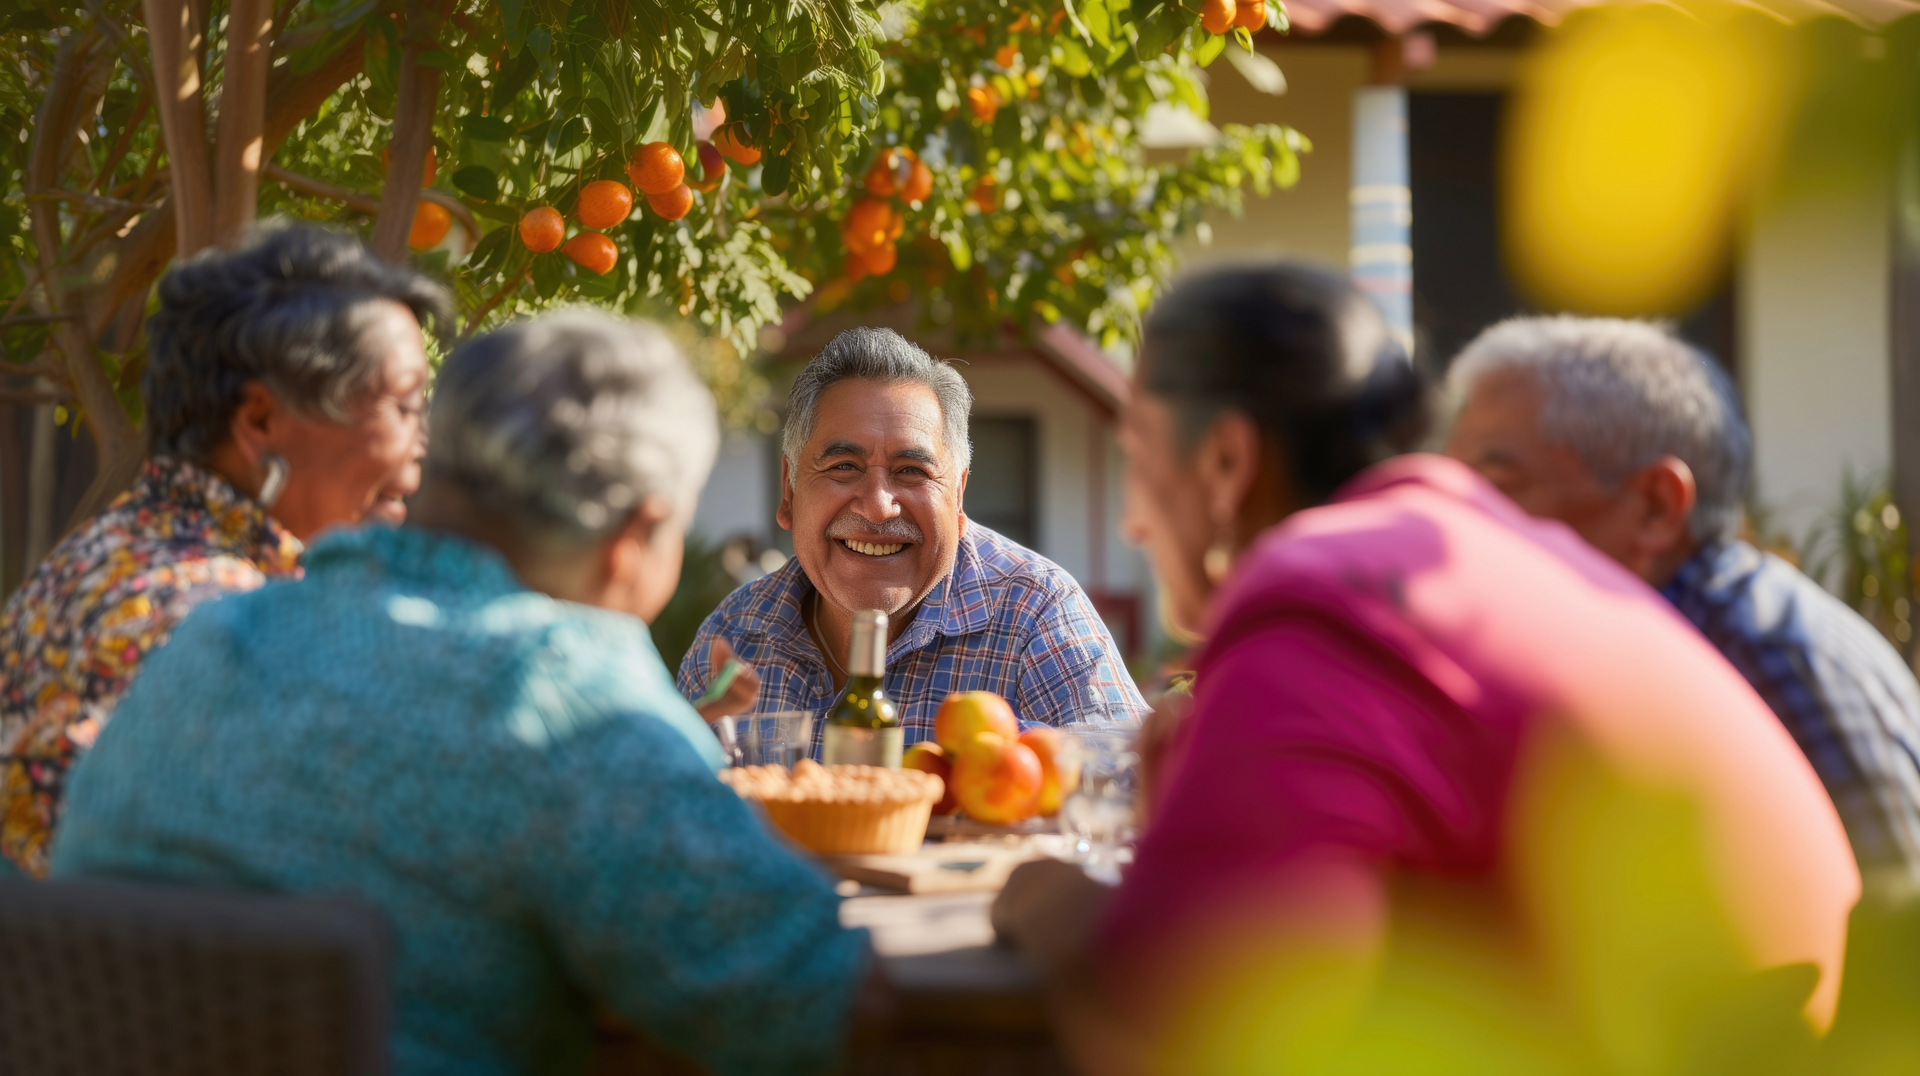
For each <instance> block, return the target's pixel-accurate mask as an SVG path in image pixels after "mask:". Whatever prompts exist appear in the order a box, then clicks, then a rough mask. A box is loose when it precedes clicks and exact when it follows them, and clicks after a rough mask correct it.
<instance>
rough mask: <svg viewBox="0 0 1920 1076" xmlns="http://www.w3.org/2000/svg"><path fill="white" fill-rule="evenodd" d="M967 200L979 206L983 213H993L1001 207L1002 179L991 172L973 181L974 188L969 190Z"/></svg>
mask: <svg viewBox="0 0 1920 1076" xmlns="http://www.w3.org/2000/svg"><path fill="white" fill-rule="evenodd" d="M967 201H969V202H972V203H973V204H974V205H975V206H977V207H979V209H980V212H982V213H991V212H993V211H994V210H995V209H998V208H999V207H1000V181H999V180H997V179H995V178H993V176H992V175H991V174H989V175H984V176H981V177H980V178H979V179H976V180H974V181H973V189H972V190H970V191H968V192H967Z"/></svg>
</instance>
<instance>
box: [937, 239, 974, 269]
mask: <svg viewBox="0 0 1920 1076" xmlns="http://www.w3.org/2000/svg"><path fill="white" fill-rule="evenodd" d="M942 239H943V240H944V241H945V242H946V244H947V258H948V259H949V260H951V261H952V262H953V268H954V269H955V270H956V271H958V272H962V273H964V272H966V271H967V270H968V269H971V268H973V248H972V247H970V246H968V245H967V237H966V235H965V234H964V233H962V232H961V231H960V229H958V228H955V229H954V230H952V231H950V232H948V233H947V234H946V235H945V236H943V237H942Z"/></svg>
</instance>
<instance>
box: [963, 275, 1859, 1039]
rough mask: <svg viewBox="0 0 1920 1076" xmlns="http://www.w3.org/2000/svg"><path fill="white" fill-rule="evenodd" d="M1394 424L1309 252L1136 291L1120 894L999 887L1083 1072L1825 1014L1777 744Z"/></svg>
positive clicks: (1827, 862) (1037, 876)
mask: <svg viewBox="0 0 1920 1076" xmlns="http://www.w3.org/2000/svg"><path fill="white" fill-rule="evenodd" d="M1427 421H1428V404H1427V394H1426V390H1425V387H1424V383H1423V380H1422V378H1421V377H1420V376H1419V374H1418V373H1417V371H1416V370H1415V369H1414V367H1413V365H1412V364H1411V363H1410V362H1409V360H1408V359H1407V357H1406V354H1405V353H1404V351H1402V349H1401V348H1400V346H1399V345H1398V344H1397V343H1396V342H1395V341H1394V339H1393V337H1392V335H1391V333H1390V332H1389V331H1388V329H1387V327H1386V325H1385V324H1384V322H1383V321H1382V320H1381V318H1380V316H1379V314H1378V313H1377V312H1376V311H1375V309H1374V308H1373V306H1372V304H1371V303H1369V302H1368V301H1366V300H1365V299H1364V298H1363V297H1362V296H1360V295H1359V294H1358V293H1357V292H1355V291H1354V290H1353V289H1352V288H1351V287H1350V286H1349V285H1348V284H1347V283H1346V282H1345V281H1344V280H1342V279H1340V278H1338V277H1335V276H1333V275H1332V274H1329V273H1325V272H1322V271H1320V270H1317V269H1311V268H1306V267H1301V266H1294V265H1271V266H1259V267H1246V268H1235V269H1227V270H1221V271H1215V272H1212V273H1209V274H1206V275H1202V276H1199V277H1196V278H1194V279H1191V280H1189V281H1187V282H1185V283H1184V284H1182V285H1181V286H1180V287H1179V288H1177V289H1176V290H1175V291H1174V292H1173V293H1172V294H1171V295H1169V296H1167V297H1166V298H1165V299H1163V300H1162V301H1161V302H1160V304H1158V305H1157V306H1156V307H1155V309H1154V310H1153V311H1152V312H1151V314H1150V315H1149V316H1148V319H1147V324H1146V331H1145V340H1144V345H1143V347H1142V352H1141V358H1140V363H1139V367H1138V370H1137V371H1136V382H1135V392H1134V396H1133V401H1132V404H1131V406H1130V409H1129V413H1128V415H1127V417H1126V421H1125V425H1124V428H1123V444H1124V447H1125V449H1126V452H1127V457H1128V521H1129V529H1130V530H1131V532H1132V535H1131V536H1132V537H1133V538H1134V539H1135V540H1136V541H1137V542H1138V543H1139V544H1141V545H1142V546H1144V547H1145V549H1146V550H1147V552H1148V554H1149V556H1150V557H1151V559H1152V560H1153V563H1154V566H1155V569H1156V572H1157V574H1158V576H1159V578H1160V581H1161V584H1162V587H1163V592H1164V595H1165V600H1166V602H1167V604H1168V612H1169V614H1170V615H1171V617H1172V619H1174V620H1175V621H1176V622H1179V623H1181V624H1183V625H1184V626H1187V627H1189V628H1191V629H1194V630H1195V631H1197V632H1198V633H1199V634H1200V635H1202V636H1203V637H1204V639H1205V641H1204V643H1203V644H1202V645H1201V646H1200V648H1199V650H1198V652H1197V654H1196V662H1195V669H1196V672H1197V677H1196V681H1195V691H1194V694H1193V698H1192V701H1191V706H1190V707H1181V708H1178V709H1170V708H1166V707H1163V709H1162V710H1161V712H1159V713H1157V714H1156V715H1155V718H1154V719H1153V720H1152V721H1151V722H1150V724H1149V726H1148V729H1147V730H1146V732H1145V734H1144V735H1143V743H1142V748H1141V749H1142V754H1143V756H1144V764H1145V766H1146V768H1147V770H1148V773H1147V789H1148V797H1147V800H1148V802H1147V803H1145V804H1144V805H1142V809H1143V811H1144V814H1145V817H1144V824H1143V836H1142V838H1141V841H1140V843H1139V847H1138V849H1137V855H1136V859H1135V861H1134V863H1133V864H1132V866H1131V867H1130V868H1129V869H1128V871H1127V872H1126V875H1125V877H1124V879H1123V881H1122V883H1121V885H1120V886H1119V887H1118V889H1117V890H1114V891H1112V892H1111V893H1109V892H1106V891H1104V890H1102V889H1101V888H1100V887H1097V886H1095V885H1094V884H1093V883H1091V882H1089V881H1087V880H1085V879H1084V876H1081V875H1079V874H1078V873H1077V872H1075V871H1072V870H1071V869H1069V868H1066V867H1065V866H1064V865H1061V864H1042V865H1036V866H1033V867H1031V868H1026V869H1023V871H1022V872H1021V873H1020V874H1018V875H1016V876H1015V878H1014V880H1013V882H1012V884H1010V885H1009V886H1008V889H1007V891H1006V892H1005V893H1004V894H1003V896H1002V898H1001V901H1000V902H999V904H998V906H997V907H996V909H995V921H996V925H997V926H998V927H999V929H1000V930H1001V933H1002V934H1003V936H1005V937H1007V938H1008V939H1009V940H1010V941H1012V942H1013V943H1014V944H1016V945H1019V946H1021V947H1022V948H1024V949H1026V950H1027V951H1029V952H1030V953H1031V954H1032V955H1033V956H1034V957H1035V958H1036V959H1037V961H1038V962H1039V963H1040V964H1041V966H1042V967H1044V968H1045V969H1046V971H1047V974H1048V977H1049V981H1050V983H1051V984H1052V996H1053V999H1054V1002H1055V1006H1056V1009H1055V1012H1056V1017H1057V1022H1058V1024H1059V1026H1060V1028H1061V1030H1062V1033H1063V1037H1064V1038H1065V1041H1066V1042H1067V1044H1068V1047H1069V1049H1070V1051H1071V1052H1072V1053H1074V1054H1075V1056H1076V1060H1077V1061H1078V1062H1079V1063H1080V1065H1081V1067H1083V1068H1084V1069H1086V1070H1088V1071H1100V1072H1127V1071H1169V1072H1205V1071H1215V1070H1219V1071H1227V1070H1231V1071H1243V1070H1248V1069H1252V1070H1256V1071H1269V1070H1284V1071H1382V1070H1386V1071H1396V1072H1398V1071H1425V1070H1427V1068H1428V1067H1429V1066H1430V1065H1439V1066H1440V1067H1441V1068H1446V1067H1449V1065H1451V1064H1453V1063H1455V1062H1457V1063H1459V1064H1460V1065H1464V1066H1466V1068H1467V1070H1471V1071H1487V1070H1489V1069H1490V1068H1491V1069H1499V1068H1511V1069H1515V1070H1517V1071H1550V1070H1552V1069H1553V1068H1555V1067H1558V1064H1559V1063H1560V1062H1563V1061H1572V1060H1575V1059H1584V1060H1582V1063H1583V1064H1584V1063H1585V1062H1589V1061H1596V1059H1597V1060H1599V1061H1601V1062H1602V1067H1601V1069H1599V1070H1601V1071H1604V1070H1605V1068H1606V1065H1605V1064H1604V1062H1605V1061H1608V1060H1611V1061H1615V1062H1618V1063H1619V1064H1620V1065H1621V1066H1622V1067H1625V1068H1637V1069H1640V1070H1643V1071H1659V1070H1661V1066H1662V1065H1663V1064H1664V1063H1665V1062H1666V1061H1669V1060H1671V1059H1673V1058H1676V1057H1678V1056H1680V1055H1682V1054H1685V1053H1686V1052H1688V1051H1696V1052H1697V1051H1699V1050H1701V1049H1720V1048H1722V1047H1723V1046H1724V1047H1725V1048H1727V1049H1735V1048H1738V1049H1747V1050H1757V1049H1760V1048H1761V1045H1762V1044H1772V1043H1776V1042H1793V1041H1797V1040H1795V1039H1794V1034H1795V1033H1796V1032H1798V1033H1800V1036H1801V1038H1805V1035H1804V1028H1805V1026H1806V1025H1808V1024H1810V1025H1811V1026H1813V1027H1816V1028H1817V1027H1824V1026H1825V1024H1826V1023H1827V1022H1828V1021H1830V1019H1831V1016H1832V1012H1833V1007H1834V1003H1835V1000H1836V998H1837V997H1838V991H1839V982H1840V963H1841V954H1842V952H1843V950H1844V946H1845V931H1846V917H1847V913H1848V910H1849V909H1850V908H1851V906H1852V904H1853V902H1854V900H1855V898H1856V897H1857V894H1858V889H1859V875H1858V871H1857V869H1856V868H1855V865H1854V862H1853V859H1852V856H1851V854H1850V853H1849V851H1848V849H1847V844H1846V838H1845V835H1844V832H1843V831H1842V829H1841V826H1840V823H1839V820H1838V817H1837V816H1836V814H1835V812H1834V809H1833V806H1832V804H1831V803H1830V802H1829V801H1828V800H1827V798H1826V796H1825V794H1824V792H1823V791H1822V790H1821V787H1820V784H1819V782H1818V780H1817V779H1816V778H1815V776H1814V774H1813V772H1812V771H1811V769H1810V768H1809V767H1808V765H1807V763H1806V761H1805V759H1804V757H1803V756H1802V755H1801V754H1800V753H1799V751H1797V750H1796V749H1795V747H1794V745H1793V743H1792V741H1791V740H1790V739H1789V737H1788V736H1787V734H1786V733H1785V732H1784V731H1783V730H1782V729H1781V727H1780V724H1779V722H1778V721H1776V720H1774V719H1773V718H1772V716H1771V714H1770V713H1769V712H1768V710H1767V709H1766V707H1765V705H1764V704H1763V703H1762V702H1761V701H1760V700H1759V698H1758V697H1756V696H1755V695H1754V694H1753V692H1752V690H1751V689H1750V688H1749V687H1748V686H1747V684H1746V682H1745V681H1744V680H1742V679H1741V678H1740V676H1739V674H1738V673H1736V672H1735V671H1734V670H1733V669H1732V668H1731V667H1730V666H1728V665H1727V664H1726V662H1725V661H1724V660H1723V659H1722V658H1721V657H1720V656H1719V654H1717V653H1716V652H1715V651H1713V649H1712V648H1711V647H1710V646H1708V645H1707V643H1705V642H1704V641H1703V640H1702V639H1701V638H1700V637H1699V636H1698V634H1697V633H1695V632H1694V631H1692V630H1691V629H1690V628H1689V627H1688V625H1686V624H1685V623H1684V622H1683V621H1681V620H1680V619H1679V618H1678V617H1677V616H1675V615H1674V614H1673V612H1672V611H1671V609H1670V608H1668V607H1667V606H1666V604H1665V603H1664V602H1662V601H1661V600H1660V598H1659V596H1658V595H1657V594H1655V593H1654V592H1653V591H1652V590H1650V589H1648V588H1647V586H1646V585H1645V584H1644V583H1642V582H1641V581H1639V580H1638V579H1636V578H1634V577H1632V576H1630V575H1629V574H1628V573H1627V572H1625V571H1624V570H1623V569H1621V568H1619V567H1618V566H1617V565H1615V564H1613V563H1612V562H1611V561H1609V560H1607V559H1606V558H1605V557H1604V556H1602V555H1600V554H1598V553H1597V552H1595V551H1593V550H1592V549H1590V548H1588V547H1587V546H1585V545H1584V544H1583V543H1582V542H1581V541H1580V540H1579V539H1578V537H1576V536H1575V535H1574V534H1573V533H1572V532H1571V531H1569V530H1567V529H1566V528H1564V527H1562V526H1560V525H1559V524H1555V523H1547V522H1540V521H1536V520H1533V519H1530V518H1528V517H1527V516H1525V515H1524V514H1523V513H1522V512H1520V511H1519V510H1518V509H1517V508H1515V507H1514V506H1513V505H1512V504H1511V503H1510V502H1508V501H1507V500H1506V499H1505V498H1504V497H1503V496H1501V495H1500V494H1499V493H1498V492H1497V491H1495V490H1494V489H1492V487H1490V486H1488V485H1487V484H1486V483H1485V482H1484V481H1482V480H1481V479H1479V478H1478V477H1477V476H1475V475H1474V474H1473V473H1472V472H1471V471H1469V470H1467V469H1466V468H1465V467H1463V466H1460V465H1458V464H1456V463H1454V462H1452V461H1449V460H1446V459H1443V458H1440V457H1437V456H1431V455H1423V454H1408V453H1410V451H1411V449H1413V448H1414V447H1415V446H1416V444H1418V443H1419V442H1420V440H1421V439H1422V438H1423V437H1424V436H1425V434H1426V432H1427ZM1090 904H1094V905H1099V906H1100V908H1099V913H1098V914H1097V915H1090V914H1088V908H1089V905H1090ZM1081 924H1084V925H1081ZM1769 969H1772V971H1771V973H1770V974H1769V975H1765V976H1759V977H1756V973H1760V972H1767V971H1769ZM1756 983H1759V984H1762V985H1760V986H1755V985H1754V984H1756ZM1729 999H1733V1000H1729ZM1729 1006H1732V1007H1733V1008H1734V1009H1735V1010H1737V1011H1738V1013H1739V1014H1740V1016H1739V1017H1738V1018H1736V1019H1734V1020H1733V1021H1732V1026H1735V1027H1737V1028H1739V1030H1738V1032H1737V1033H1734V1034H1732V1035H1731V1038H1732V1039H1733V1040H1737V1041H1734V1042H1733V1044H1732V1045H1727V1044H1724V1043H1723V1044H1720V1045H1713V1044H1708V1045H1705V1046H1703V1045H1702V1043H1703V1041H1704V1040H1703V1039H1702V1038H1701V1036H1702V1035H1703V1034H1707V1033H1706V1032H1704V1031H1702V1030H1701V1029H1702V1028H1703V1027H1707V1026H1708V1025H1710V1024H1712V1021H1710V1020H1708V1019H1706V1018H1705V1017H1704V1016H1700V1015H1699V1014H1701V1013H1705V1012H1708V1011H1709V1010H1711V1011H1712V1012H1715V1013H1719V1014H1722V1015H1724V1013H1725V1012H1727V1011H1728V1009H1729ZM1796 1014H1798V1015H1799V1016H1800V1017H1801V1018H1803V1019H1804V1021H1805V1022H1806V1024H1802V1023H1801V1021H1800V1020H1798V1019H1795V1018H1794V1017H1795V1015H1796ZM1696 1017H1698V1018H1696ZM1722 1023H1723V1024H1724V1023H1726V1021H1725V1020H1723V1021H1722ZM1782 1024H1791V1025H1793V1027H1790V1028H1783V1027H1782V1026H1781V1025H1782ZM1714 1026H1718V1025H1714ZM1723 1030H1724V1029H1723ZM1717 1041H1718V1040H1716V1042H1717ZM1767 1048H1772V1047H1771V1046H1767ZM1649 1066H1651V1067H1649Z"/></svg>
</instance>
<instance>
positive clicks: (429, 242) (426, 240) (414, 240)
mask: <svg viewBox="0 0 1920 1076" xmlns="http://www.w3.org/2000/svg"><path fill="white" fill-rule="evenodd" d="M452 227H453V214H451V213H449V212H447V207H446V206H443V205H441V204H440V203H439V202H429V201H427V200H426V199H424V198H422V199H421V200H420V204H419V205H417V206H415V207H414V209H413V228H412V230H411V231H409V232H407V245H408V246H410V247H412V248H413V249H415V250H432V249H433V248H434V247H437V246H439V245H440V240H442V239H445V238H446V237H447V232H448V230H450V229H451V228H452Z"/></svg>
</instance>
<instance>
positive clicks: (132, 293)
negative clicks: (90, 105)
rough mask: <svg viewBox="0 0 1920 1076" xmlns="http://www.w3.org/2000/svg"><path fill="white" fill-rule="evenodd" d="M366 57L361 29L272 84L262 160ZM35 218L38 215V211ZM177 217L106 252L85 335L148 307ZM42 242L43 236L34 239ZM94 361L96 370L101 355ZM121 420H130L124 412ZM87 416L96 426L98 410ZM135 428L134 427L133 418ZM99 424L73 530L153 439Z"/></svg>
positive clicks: (129, 475) (168, 208) (155, 221)
mask: <svg viewBox="0 0 1920 1076" xmlns="http://www.w3.org/2000/svg"><path fill="white" fill-rule="evenodd" d="M365 57H366V49H365V39H364V38H363V37H361V36H360V35H358V34H356V35H354V36H353V37H351V38H349V39H348V40H347V41H346V42H345V43H343V44H342V45H341V46H340V48H339V49H338V50H337V51H336V52H334V54H333V55H332V56H330V57H328V58H327V59H326V60H325V61H323V62H322V63H321V64H320V66H319V67H316V68H314V69H313V70H311V71H308V72H307V73H305V74H291V73H288V74H284V75H280V76H278V77H275V78H272V79H271V80H270V81H269V83H268V87H267V92H266V94H265V100H266V105H265V113H266V116H265V120H264V122H263V123H262V126H261V159H262V163H264V162H265V161H266V160H268V159H271V158H272V156H273V152H274V151H275V150H277V149H279V148H280V145H281V143H283V142H285V141H286V140H287V138H288V137H289V136H291V135H292V134H293V132H294V129H295V128H297V127H299V126H300V123H301V121H303V120H305V119H306V118H307V117H308V116H311V115H313V114H314V112H315V111H317V110H318V109H319V108H320V106H321V105H322V104H324V103H325V102H326V100H327V98H329V97H332V96H333V95H334V93H335V92H337V91H338V90H339V89H340V87H341V86H342V85H344V84H345V83H346V82H347V80H349V79H351V78H353V77H354V76H355V75H358V74H359V73H360V69H361V66H362V65H363V64H364V62H365ZM35 216H36V217H38V214H35ZM177 222H178V213H177V212H176V211H175V210H174V208H173V203H172V199H171V198H169V199H168V200H166V201H163V202H161V204H160V205H159V206H158V207H157V208H155V209H154V210H153V211H152V212H150V213H148V214H147V215H146V216H145V217H142V218H141V219H140V222H139V223H138V224H135V225H134V226H133V228H132V230H130V231H128V232H127V234H126V235H125V236H123V237H122V238H120V239H119V240H117V241H115V242H114V244H113V247H112V249H111V250H110V251H109V252H108V253H107V254H105V255H103V261H104V259H105V258H111V259H113V272H112V275H111V276H110V277H109V278H108V280H107V283H106V284H105V285H104V286H102V287H99V288H96V289H94V290H93V292H92V293H91V294H90V295H88V296H87V303H86V333H87V334H88V335H89V336H93V337H97V336H98V335H99V334H100V333H102V332H104V331H106V329H107V327H108V325H109V324H110V323H111V322H112V320H113V318H114V317H115V316H116V315H117V314H118V313H119V312H120V311H121V310H123V309H124V308H125V307H126V306H127V305H128V304H129V303H135V302H138V303H140V304H142V305H144V303H145V301H146V300H145V296H146V294H147V289H148V288H150V287H152V286H153V282H154V281H155V280H157V279H159V277H160V274H161V272H163V271H164V270H165V269H166V267H167V263H169V262H171V261H172V260H173V256H174V254H175V252H176V251H177V250H178V249H179V230H178V228H177V227H176V225H177ZM39 242H40V240H39V239H38V238H36V239H35V243H36V244H38V243H39ZM94 365H95V368H96V369H97V368H98V362H97V360H96V361H95V363H94ZM102 377H103V378H104V375H102ZM121 417H122V419H123V420H124V413H123V414H122V416H121ZM88 420H89V423H92V421H93V419H92V416H91V415H89V417H88ZM128 425H129V428H131V423H129V424H128ZM94 428H95V431H96V432H95V438H96V440H97V442H98V444H99V448H100V472H99V477H98V479H96V481H95V482H94V484H93V485H91V486H89V487H88V488H87V492H86V494H85V495H84V496H83V497H81V498H80V503H79V504H78V505H76V506H75V507H74V510H73V515H72V516H71V517H69V519H68V520H67V526H68V527H72V526H74V525H75V524H77V523H79V522H81V521H82V520H85V519H88V518H91V517H92V516H93V515H94V514H95V513H97V512H99V511H100V509H102V508H104V507H106V504H107V502H108V501H110V500H112V499H113V498H114V497H115V496H117V495H118V494H119V493H120V491H121V490H123V489H125V488H126V487H127V484H128V483H129V482H131V481H132V480H133V476H134V475H136V474H138V473H139V471H140V463H141V461H142V460H144V459H145V458H146V454H147V446H146V438H145V437H143V436H141V435H139V433H138V432H137V431H135V432H134V434H133V436H132V437H130V438H128V439H126V440H124V441H117V442H115V443H113V444H109V443H108V442H107V441H106V440H105V439H102V438H100V436H99V433H98V429H99V427H98V426H97V425H96V426H95V427H94ZM116 446H117V447H116ZM28 567H29V568H31V567H32V566H31V565H28Z"/></svg>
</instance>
